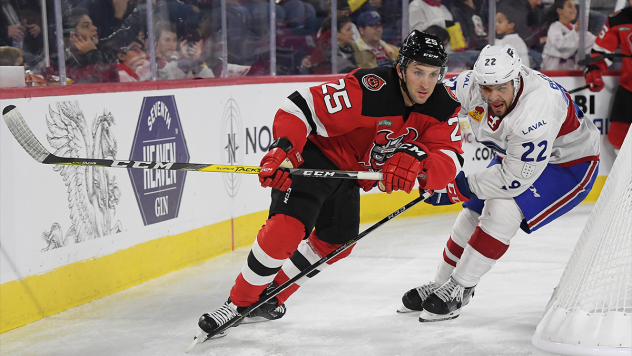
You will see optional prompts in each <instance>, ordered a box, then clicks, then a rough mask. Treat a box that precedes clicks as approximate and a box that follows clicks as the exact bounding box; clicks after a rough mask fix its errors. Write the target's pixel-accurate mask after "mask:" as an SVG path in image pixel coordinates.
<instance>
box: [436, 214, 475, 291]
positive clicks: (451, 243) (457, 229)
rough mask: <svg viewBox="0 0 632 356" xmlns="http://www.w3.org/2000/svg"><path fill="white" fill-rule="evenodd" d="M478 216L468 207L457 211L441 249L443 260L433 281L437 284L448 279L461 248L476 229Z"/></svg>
mask: <svg viewBox="0 0 632 356" xmlns="http://www.w3.org/2000/svg"><path fill="white" fill-rule="evenodd" d="M478 217H479V215H478V214H477V213H476V212H474V211H472V210H470V209H463V210H462V211H461V212H460V213H459V215H458V217H457V219H456V221H455V223H454V227H453V228H452V235H451V236H450V238H449V239H448V242H447V243H446V246H445V248H444V249H443V261H441V262H440V263H439V266H438V268H437V273H436V275H435V282H437V283H438V284H439V285H442V284H444V283H445V282H447V281H448V279H450V275H452V272H453V271H454V268H455V267H456V264H457V263H458V262H459V260H460V259H461V255H462V254H463V249H464V248H465V246H466V245H467V242H468V241H469V239H470V237H471V236H472V234H473V233H474V230H475V229H476V225H477V224H478Z"/></svg>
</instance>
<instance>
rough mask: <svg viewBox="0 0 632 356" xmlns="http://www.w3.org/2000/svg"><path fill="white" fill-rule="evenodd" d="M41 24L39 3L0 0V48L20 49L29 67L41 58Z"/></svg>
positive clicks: (23, 0) (29, 0) (42, 43)
mask: <svg viewBox="0 0 632 356" xmlns="http://www.w3.org/2000/svg"><path fill="white" fill-rule="evenodd" d="M41 24H42V19H41V10H40V3H39V1H35V0H0V46H8V47H15V48H19V49H21V50H22V53H23V57H24V60H25V61H26V62H27V63H28V64H29V65H30V66H34V65H35V64H37V62H39V61H41V59H42V58H43V49H44V42H43V37H42V28H41Z"/></svg>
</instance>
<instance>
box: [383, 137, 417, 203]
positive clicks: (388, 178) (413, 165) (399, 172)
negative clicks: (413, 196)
mask: <svg viewBox="0 0 632 356" xmlns="http://www.w3.org/2000/svg"><path fill="white" fill-rule="evenodd" d="M426 157H428V155H427V154H426V152H425V151H424V150H423V149H421V148H420V147H419V146H417V145H415V144H413V143H404V144H402V145H400V146H399V147H398V148H397V150H395V154H393V157H391V158H389V159H388V161H386V163H385V164H384V168H383V169H382V173H383V174H384V176H383V179H384V182H383V183H384V190H383V191H386V193H388V194H391V193H392V192H393V191H394V190H404V191H405V192H406V193H410V192H411V191H412V190H413V186H414V185H415V180H416V179H417V176H418V175H419V171H420V168H421V161H423V160H424V159H425V158H426ZM380 188H381V187H380Z"/></svg>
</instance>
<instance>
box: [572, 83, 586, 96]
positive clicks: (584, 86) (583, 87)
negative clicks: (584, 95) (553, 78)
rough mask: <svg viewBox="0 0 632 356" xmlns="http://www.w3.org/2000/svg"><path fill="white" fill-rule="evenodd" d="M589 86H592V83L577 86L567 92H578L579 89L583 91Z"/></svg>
mask: <svg viewBox="0 0 632 356" xmlns="http://www.w3.org/2000/svg"><path fill="white" fill-rule="evenodd" d="M588 88H590V85H588V84H586V85H582V86H581V87H579V88H575V89H573V90H570V91H567V93H569V94H573V93H577V92H578V91H582V90H584V89H588Z"/></svg>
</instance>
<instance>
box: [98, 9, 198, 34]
mask: <svg viewBox="0 0 632 356" xmlns="http://www.w3.org/2000/svg"><path fill="white" fill-rule="evenodd" d="M152 2H153V5H152V9H153V12H152V15H153V19H154V23H157V22H160V21H167V22H171V23H178V22H190V23H198V22H199V17H200V16H199V11H200V9H199V8H197V7H196V6H193V5H190V4H185V3H182V2H180V1H171V0H152ZM146 24H147V3H146V2H145V1H140V2H139V3H138V5H136V7H135V8H134V11H132V13H131V15H129V16H127V17H126V18H125V20H123V23H122V24H121V26H120V27H119V28H118V29H117V30H116V31H114V33H112V34H111V35H110V36H108V37H107V39H108V40H110V39H114V37H122V38H124V39H125V38H130V36H132V37H133V36H137V35H138V33H139V32H140V31H142V30H143V29H144V28H146V27H147V26H146Z"/></svg>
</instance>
